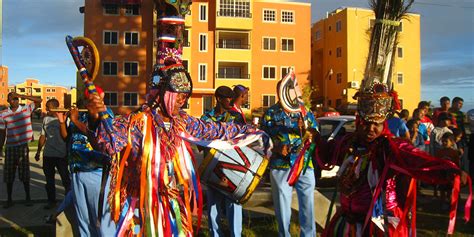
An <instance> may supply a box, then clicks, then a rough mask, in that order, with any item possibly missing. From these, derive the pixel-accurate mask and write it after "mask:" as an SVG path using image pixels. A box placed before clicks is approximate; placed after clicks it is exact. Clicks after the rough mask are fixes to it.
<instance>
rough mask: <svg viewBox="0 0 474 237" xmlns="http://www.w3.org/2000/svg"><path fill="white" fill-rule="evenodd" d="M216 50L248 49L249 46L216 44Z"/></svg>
mask: <svg viewBox="0 0 474 237" xmlns="http://www.w3.org/2000/svg"><path fill="white" fill-rule="evenodd" d="M216 48H218V49H250V44H228V43H227V44H224V43H217V44H216Z"/></svg>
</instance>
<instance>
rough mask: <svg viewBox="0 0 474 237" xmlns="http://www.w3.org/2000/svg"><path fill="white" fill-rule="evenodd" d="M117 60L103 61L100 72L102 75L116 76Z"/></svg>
mask: <svg viewBox="0 0 474 237" xmlns="http://www.w3.org/2000/svg"><path fill="white" fill-rule="evenodd" d="M117 65H118V64H117V62H103V64H102V74H103V75H104V76H116V75H117V71H118V66H117Z"/></svg>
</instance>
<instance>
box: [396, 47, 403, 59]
mask: <svg viewBox="0 0 474 237" xmlns="http://www.w3.org/2000/svg"><path fill="white" fill-rule="evenodd" d="M397 55H398V57H399V58H403V48H402V47H398V48H397Z"/></svg>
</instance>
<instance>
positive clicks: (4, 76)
mask: <svg viewBox="0 0 474 237" xmlns="http://www.w3.org/2000/svg"><path fill="white" fill-rule="evenodd" d="M7 95H8V67H7V66H5V65H0V106H2V105H8V101H7V99H8V98H7Z"/></svg>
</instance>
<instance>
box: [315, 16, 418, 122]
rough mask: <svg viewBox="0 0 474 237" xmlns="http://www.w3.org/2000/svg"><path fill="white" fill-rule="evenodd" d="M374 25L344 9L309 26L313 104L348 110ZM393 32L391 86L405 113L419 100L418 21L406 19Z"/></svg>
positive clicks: (362, 70) (357, 84) (370, 21)
mask: <svg viewBox="0 0 474 237" xmlns="http://www.w3.org/2000/svg"><path fill="white" fill-rule="evenodd" d="M374 19H375V16H374V13H373V11H372V10H369V9H362V8H351V7H349V8H344V9H337V10H335V11H333V12H331V13H328V15H327V17H326V18H325V19H322V20H320V21H318V22H316V23H315V24H313V26H312V29H311V41H312V49H311V52H312V65H311V71H312V76H311V77H312V81H313V83H315V84H316V85H318V87H319V88H320V91H321V93H320V95H319V100H318V103H320V104H322V105H323V106H329V107H333V108H337V109H341V110H344V109H347V108H349V109H350V108H351V107H352V108H354V106H353V105H354V103H355V102H356V101H355V100H354V99H353V98H352V97H353V96H354V93H355V92H356V91H357V89H358V88H359V86H360V82H361V81H362V79H363V77H364V70H365V63H366V59H367V55H368V51H369V42H370V29H371V27H372V26H373V23H374ZM399 31H400V32H399V40H398V41H399V43H398V47H397V49H396V52H395V54H396V56H395V66H394V67H393V74H392V82H393V84H394V88H395V90H396V91H398V94H399V98H400V101H401V102H402V107H403V108H404V109H408V110H409V111H410V113H411V112H412V111H413V109H415V108H416V106H417V105H418V102H419V101H420V97H421V62H420V60H421V54H420V15H419V14H409V15H408V17H407V19H403V20H402V24H401V26H400V29H399Z"/></svg>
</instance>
